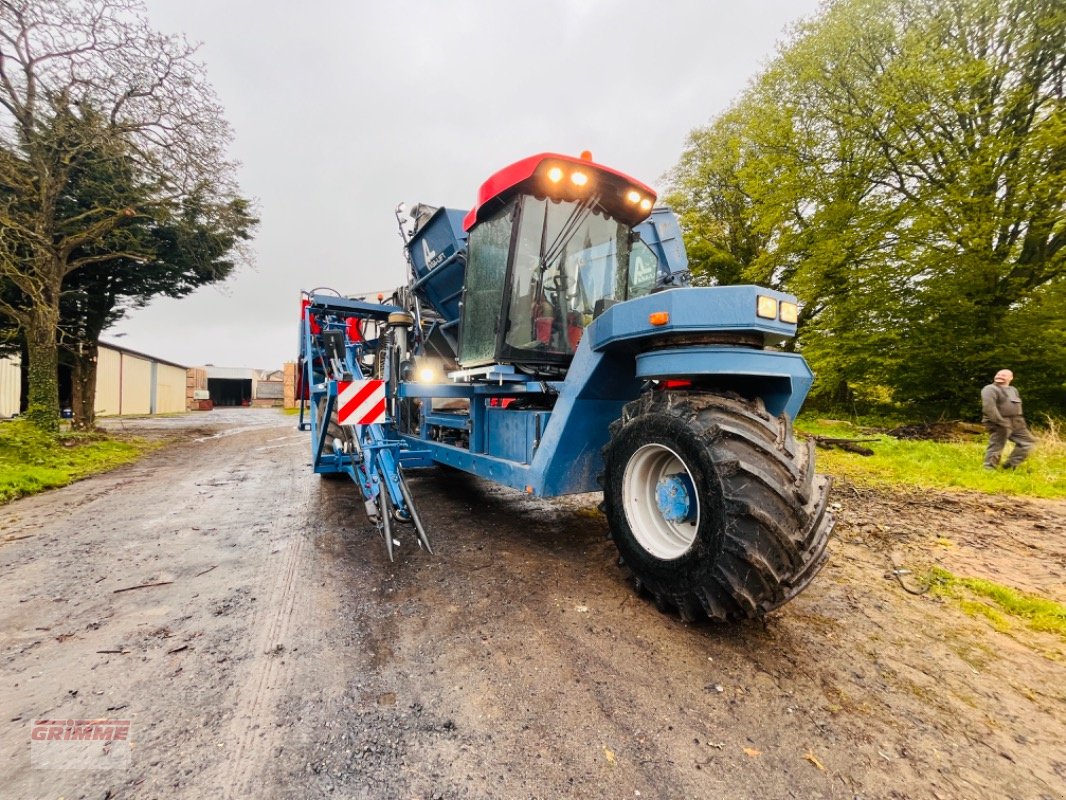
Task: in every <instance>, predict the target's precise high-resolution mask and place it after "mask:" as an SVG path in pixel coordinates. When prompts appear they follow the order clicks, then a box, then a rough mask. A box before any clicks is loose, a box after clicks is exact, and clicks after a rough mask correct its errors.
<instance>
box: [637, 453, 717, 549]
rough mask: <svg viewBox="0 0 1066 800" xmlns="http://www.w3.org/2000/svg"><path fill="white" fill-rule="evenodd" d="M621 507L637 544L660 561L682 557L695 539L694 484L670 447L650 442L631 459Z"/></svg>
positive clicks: (696, 509) (697, 512)
mask: <svg viewBox="0 0 1066 800" xmlns="http://www.w3.org/2000/svg"><path fill="white" fill-rule="evenodd" d="M622 504H623V507H624V508H625V514H626V519H627V520H628V522H629V528H630V530H631V531H633V535H634V536H635V537H636V539H637V542H638V543H639V544H640V546H641V547H643V548H644V549H645V550H647V551H648V552H649V553H650V554H651V555H653V556H655V557H656V558H661V559H663V560H664V561H665V560H669V559H673V558H678V557H680V556H682V555H684V554H685V553H686V552H688V550H689V548H691V547H692V543H693V542H695V541H696V532H697V531H698V530H699V526H700V501H699V495H698V494H697V493H696V491H695V481H694V480H693V479H692V473H691V472H689V469H688V467H687V466H685V462H684V461H682V459H681V457H680V456H679V455H678V454H677V453H675V452H674V451H673V450H671V449H670V448H669V447H666V446H665V445H661V444H646V445H644V446H643V447H641V448H640V449H638V450H637V451H636V452H635V453H633V455H632V456H630V458H629V462H628V463H627V464H626V469H625V473H624V475H623V476H622Z"/></svg>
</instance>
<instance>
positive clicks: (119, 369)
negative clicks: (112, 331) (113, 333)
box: [96, 342, 186, 417]
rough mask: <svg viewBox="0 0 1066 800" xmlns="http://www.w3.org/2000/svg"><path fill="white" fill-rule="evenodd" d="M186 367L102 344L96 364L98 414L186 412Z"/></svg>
mask: <svg viewBox="0 0 1066 800" xmlns="http://www.w3.org/2000/svg"><path fill="white" fill-rule="evenodd" d="M185 384H186V368H185V367H183V366H181V365H180V364H174V363H172V362H170V361H163V360H162V359H160V358H155V357H153V356H149V355H145V354H144V353H138V352H137V351H135V350H129V349H127V348H125V347H119V346H118V345H115V344H111V343H105V342H100V349H99V355H98V357H97V362H96V413H97V415H98V416H101V417H106V416H114V415H117V414H171V413H174V412H178V411H185V408H186V406H185V394H186V391H185V390H186V386H185Z"/></svg>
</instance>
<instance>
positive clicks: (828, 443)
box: [811, 436, 881, 456]
mask: <svg viewBox="0 0 1066 800" xmlns="http://www.w3.org/2000/svg"><path fill="white" fill-rule="evenodd" d="M811 438H812V439H814V444H815V445H816V446H817V447H821V448H823V449H825V450H831V449H833V448H834V447H835V448H837V449H839V450H846V451H848V452H849V453H858V454H859V455H860V456H872V455H873V454H874V451H873V450H871V449H870V448H869V447H862V446H861V444H860V443H861V442H879V441H881V440H880V439H835V438H833V437H832V436H812V437H811Z"/></svg>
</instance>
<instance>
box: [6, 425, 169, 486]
mask: <svg viewBox="0 0 1066 800" xmlns="http://www.w3.org/2000/svg"><path fill="white" fill-rule="evenodd" d="M158 446H159V444H158V443H155V442H148V441H144V440H141V439H121V440H119V439H115V438H111V437H109V436H107V435H105V434H100V433H63V434H60V435H59V436H49V435H48V434H45V433H42V432H41V431H39V430H37V429H36V428H34V427H33V426H32V425H30V424H29V423H28V422H26V421H25V420H12V421H8V422H3V423H0V503H6V502H9V501H11V500H14V499H15V498H17V497H22V496H24V495H28V494H35V493H37V492H42V491H44V490H46V489H54V488H57V487H59V486H66V485H67V484H68V483H72V482H73V481H76V480H78V479H79V478H84V477H86V476H88V475H94V474H96V473H98V472H106V471H107V470H109V469H113V468H115V467H117V466H119V465H121V464H128V463H129V462H131V461H135V460H136V459H137V458H138V457H140V456H141V454H143V453H145V452H147V451H149V450H153V449H155V448H156V447H158Z"/></svg>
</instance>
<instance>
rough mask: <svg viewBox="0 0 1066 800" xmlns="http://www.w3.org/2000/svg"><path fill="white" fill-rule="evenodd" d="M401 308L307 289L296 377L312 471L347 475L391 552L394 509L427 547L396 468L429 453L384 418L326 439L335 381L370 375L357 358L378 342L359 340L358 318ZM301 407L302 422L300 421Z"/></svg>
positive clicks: (419, 462)
mask: <svg viewBox="0 0 1066 800" xmlns="http://www.w3.org/2000/svg"><path fill="white" fill-rule="evenodd" d="M401 311H402V309H400V308H399V307H397V306H393V305H386V304H380V303H378V304H374V303H367V302H365V301H362V300H352V299H348V298H343V297H334V296H332V295H324V294H310V295H306V297H305V302H304V309H303V312H302V315H301V320H300V333H301V336H300V339H301V347H300V362H301V364H302V367H303V372H302V374H301V382H302V386H303V387H306V400H305V398H304V392H301V397H300V428H301V429H306V428H309V429H310V431H311V457H312V459H311V460H312V468H313V469H314V471H315V472H316V473H319V474H342V473H343V474H347V475H348V476H349V477H350V478H351V480H352V481H353V482H354V483H355V484H356V486H358V487H359V490H360V492H361V493H362V495H363V498H364V500H365V501H366V503H367V505H368V507H373V508H375V509H377V510H378V511H377V517H378V520H379V524H382V525H383V527H384V530H385V538H386V544H387V546H388V551H389V555H390V557H391V556H392V533H391V528H390V522H389V515H390V513H391V512H393V511H395V513H396V515H397V517H399V518H401V519H405V518H406V519H411V520H412V521H414V523H415V526H416V528H417V532H418V537H419V542H420V544H422V545H423V546H424V547H426V549H427V550H428V549H430V545H429V540H428V537H427V536H426V534H425V531H424V530H423V528H422V526H421V522H420V521H419V520H418V517H417V512H416V511H415V510H414V507H413V504H412V503H411V502H410V497H409V492H408V491H407V490H406V485H405V483H404V478H403V472H402V469H403V468H409V467H420V466H428V465H429V464H430V463H431V462H430V461H429V460H428V453H427V452H426V451H425V450H420V449H416V448H412V447H411V446H410V445H409V444H408V443H407V442H406V441H405V440H404V439H402V438H400V437H399V436H397V435H396V431H395V428H394V421H393V420H392V419H391V418H390V419H387V421H386V422H385V423H383V424H372V425H352V426H345V427H347V428H348V431H344V430H343V429H342V432H341V435H339V436H334V438H333V440H332V443H330V442H329V439H330V424H331V420H332V415H333V411H334V408H335V407H336V403H337V395H338V383H339V382H341V381H350V380H359V379H363V378H369V377H371V376H370V375H369V374H367V371H366V369H365V368H364V358H365V357H366V356H367V355H368V354H373V353H375V352H376V351H377V349H378V346H379V341H378V339H377V338H374V339H367V338H365V336H364V332H365V327H364V326H363V323H364V322H365V321H367V320H371V321H374V322H377V323H382V322H386V321H387V320H388V319H389V315H390V314H393V313H396V312H401ZM305 412H306V416H307V417H309V420H310V421H309V423H305V422H304V419H305ZM327 445H329V446H327ZM383 494H384V495H387V498H386V497H384V496H383Z"/></svg>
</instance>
